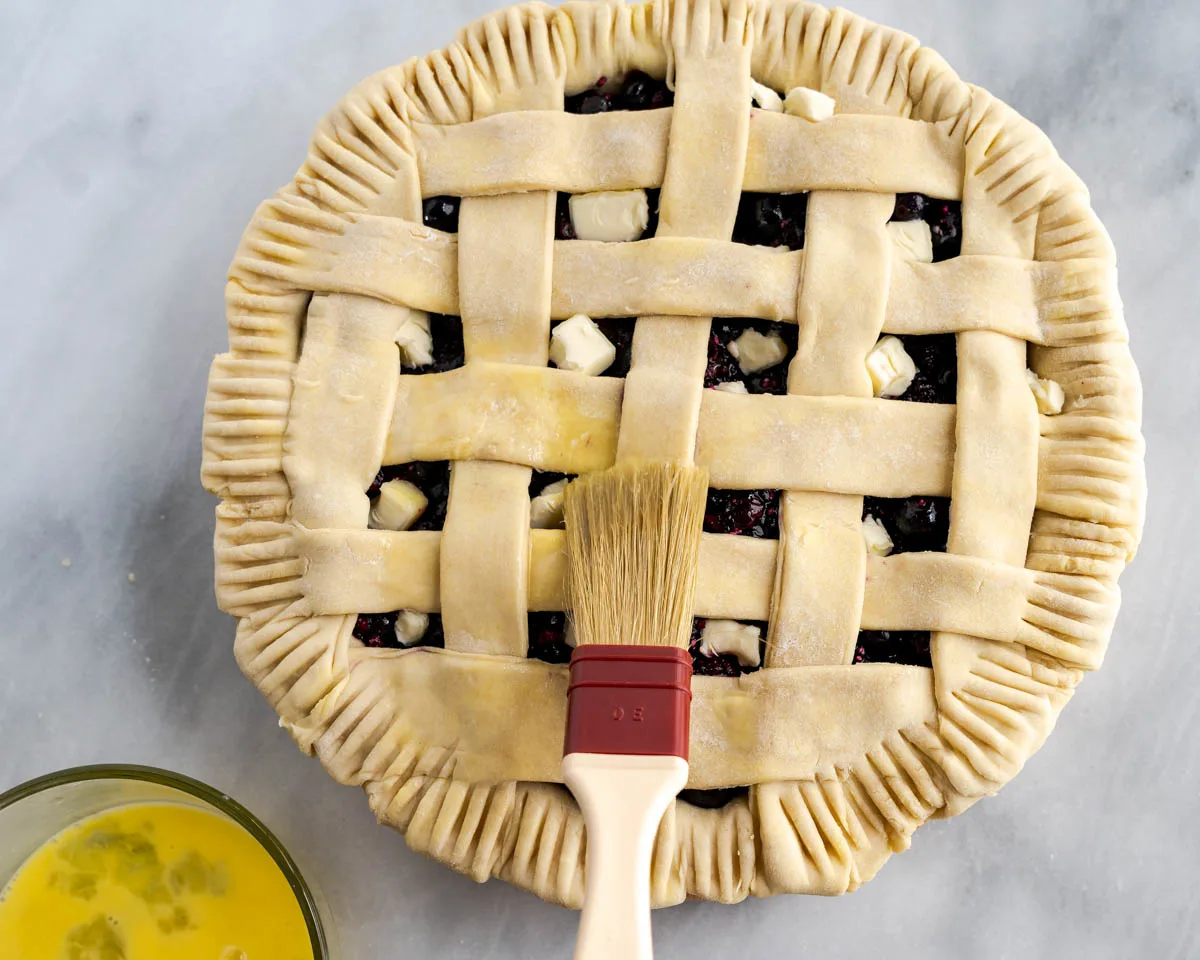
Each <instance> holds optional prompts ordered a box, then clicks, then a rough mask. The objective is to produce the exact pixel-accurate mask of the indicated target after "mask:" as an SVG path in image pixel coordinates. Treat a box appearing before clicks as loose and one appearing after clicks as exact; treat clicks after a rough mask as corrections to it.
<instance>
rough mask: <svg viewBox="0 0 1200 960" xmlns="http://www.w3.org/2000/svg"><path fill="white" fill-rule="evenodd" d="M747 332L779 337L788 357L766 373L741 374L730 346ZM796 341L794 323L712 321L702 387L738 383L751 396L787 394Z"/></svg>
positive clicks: (796, 330) (768, 368)
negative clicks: (755, 394)
mask: <svg viewBox="0 0 1200 960" xmlns="http://www.w3.org/2000/svg"><path fill="white" fill-rule="evenodd" d="M747 330H756V331H758V332H759V333H761V334H763V335H764V336H767V335H769V334H773V333H774V334H778V335H779V336H781V337H782V338H783V342H784V344H785V345H786V346H787V356H785V357H784V358H783V359H782V360H780V361H779V363H777V364H775V366H773V367H767V369H766V370H759V371H758V372H757V373H742V368H741V367H740V366H739V365H738V362H737V359H736V358H735V357H734V355H733V354H732V353H730V352H729V345H730V344H731V343H733V341H734V340H736V339H737V338H738V337H740V336H741V335H742V334H743V333H745V332H746V331H747ZM798 337H799V331H798V329H797V327H796V325H795V324H793V323H771V322H770V321H769V320H726V319H715V320H713V324H712V333H710V334H709V337H708V366H707V367H706V368H705V370H704V386H705V387H715V386H716V385H717V384H718V383H736V382H741V383H744V384H745V385H746V390H747V391H748V392H750V393H775V394H784V393H787V372H788V364H789V363H791V360H792V357H794V356H795V355H796V341H797V338H798Z"/></svg>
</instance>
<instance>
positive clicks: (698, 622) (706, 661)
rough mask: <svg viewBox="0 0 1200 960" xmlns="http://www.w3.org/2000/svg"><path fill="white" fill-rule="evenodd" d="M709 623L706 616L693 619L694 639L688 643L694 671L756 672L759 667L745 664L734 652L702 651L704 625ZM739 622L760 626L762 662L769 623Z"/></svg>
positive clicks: (713, 674) (728, 674)
mask: <svg viewBox="0 0 1200 960" xmlns="http://www.w3.org/2000/svg"><path fill="white" fill-rule="evenodd" d="M707 623H708V619H707V618H706V617H696V618H695V619H694V620H693V621H692V639H691V641H690V643H689V644H688V652H690V653H691V655H692V673H694V674H698V675H699V676H701V677H740V676H742V674H745V673H754V671H756V670H758V669H759V668H758V667H746V666H743V665H742V663H741V661H739V660H738V658H737V657H736V656H734V655H733V654H732V653H719V654H717V655H716V656H712V657H706V656H705V655H704V654H702V653H701V652H700V639H701V637H702V636H703V634H704V626H705V624H707ZM738 623H745V624H749V625H750V626H754V627H758V633H759V637H760V638H761V639H760V640H759V651H758V652H759V657H758V662H759V663H760V664H761V663H762V655H763V652H764V648H765V646H766V636H767V625H766V624H765V623H764V622H762V621H761V620H739V621H738Z"/></svg>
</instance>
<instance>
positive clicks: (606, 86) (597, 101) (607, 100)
mask: <svg viewBox="0 0 1200 960" xmlns="http://www.w3.org/2000/svg"><path fill="white" fill-rule="evenodd" d="M674 102H675V94H674V93H672V92H671V90H670V88H668V87H667V84H666V81H665V80H659V79H657V78H656V77H652V76H650V75H649V74H646V73H642V72H641V71H640V70H634V71H633V72H632V73H629V74H627V75H626V77H625V78H624V80H622V81H619V82H617V81H612V80H609V79H608V78H607V77H601V78H600V79H599V80H597V81H596V85H595V86H594V87H592V88H591V89H589V90H584V91H583V92H582V93H576V94H572V95H571V96H569V97H567V99H566V103H565V104H564V107H565V109H566V111H567V113H583V114H587V113H609V112H611V111H613V110H657V109H658V108H660V107H669V106H671V105H672V104H673V103H674Z"/></svg>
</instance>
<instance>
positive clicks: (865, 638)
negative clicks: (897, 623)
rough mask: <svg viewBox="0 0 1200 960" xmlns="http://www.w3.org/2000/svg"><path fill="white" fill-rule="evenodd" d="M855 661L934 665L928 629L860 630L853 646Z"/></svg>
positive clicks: (921, 665)
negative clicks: (930, 653)
mask: <svg viewBox="0 0 1200 960" xmlns="http://www.w3.org/2000/svg"><path fill="white" fill-rule="evenodd" d="M854 662H855V663H903V664H908V665H909V666H912V667H928V666H931V665H932V660H931V659H930V656H929V631H928V630H860V631H859V632H858V646H857V647H855V649H854Z"/></svg>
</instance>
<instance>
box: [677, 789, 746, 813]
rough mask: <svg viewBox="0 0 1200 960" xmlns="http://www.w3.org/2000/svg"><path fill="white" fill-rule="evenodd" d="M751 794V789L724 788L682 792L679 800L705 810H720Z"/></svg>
mask: <svg viewBox="0 0 1200 960" xmlns="http://www.w3.org/2000/svg"><path fill="white" fill-rule="evenodd" d="M749 792H750V788H749V787H722V788H721V789H719V790H680V791H679V799H680V800H682V801H684V803H690V804H691V805H692V806H693V807H702V808H703V809H705V810H719V809H721V807H725V806H728V805H729V804H731V803H733V801H734V800H736V799H737V798H738V797H744V796H746V794H748V793H749Z"/></svg>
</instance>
